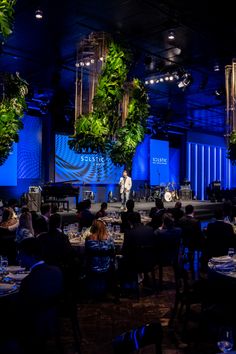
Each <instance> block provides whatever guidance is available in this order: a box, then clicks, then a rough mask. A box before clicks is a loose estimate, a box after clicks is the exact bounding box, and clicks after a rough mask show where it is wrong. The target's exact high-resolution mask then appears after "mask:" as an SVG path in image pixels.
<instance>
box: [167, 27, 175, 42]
mask: <svg viewBox="0 0 236 354" xmlns="http://www.w3.org/2000/svg"><path fill="white" fill-rule="evenodd" d="M168 39H169V40H170V41H173V40H174V39H175V33H174V31H173V30H170V31H169V32H168Z"/></svg>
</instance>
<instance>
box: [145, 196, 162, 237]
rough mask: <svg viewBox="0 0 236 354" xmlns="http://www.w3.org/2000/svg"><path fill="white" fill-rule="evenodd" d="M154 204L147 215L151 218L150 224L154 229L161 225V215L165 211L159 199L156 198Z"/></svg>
mask: <svg viewBox="0 0 236 354" xmlns="http://www.w3.org/2000/svg"><path fill="white" fill-rule="evenodd" d="M155 205H156V206H155V207H153V208H152V209H151V211H150V213H149V217H150V218H152V221H151V223H150V226H152V227H153V229H154V230H155V229H157V228H158V227H160V226H161V225H162V216H163V214H164V213H165V212H166V209H165V208H164V204H163V201H162V200H161V199H158V198H157V199H156V200H155Z"/></svg>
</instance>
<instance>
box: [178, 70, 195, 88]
mask: <svg viewBox="0 0 236 354" xmlns="http://www.w3.org/2000/svg"><path fill="white" fill-rule="evenodd" d="M192 82H193V78H192V76H191V74H189V73H184V74H183V75H182V77H181V79H180V81H179V82H178V87H179V88H182V89H185V88H186V87H188V86H189V85H191V83H192Z"/></svg>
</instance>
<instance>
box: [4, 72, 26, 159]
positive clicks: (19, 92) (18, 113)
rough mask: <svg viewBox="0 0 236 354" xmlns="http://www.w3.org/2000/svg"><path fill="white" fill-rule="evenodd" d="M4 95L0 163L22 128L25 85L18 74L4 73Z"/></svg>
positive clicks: (16, 140)
mask: <svg viewBox="0 0 236 354" xmlns="http://www.w3.org/2000/svg"><path fill="white" fill-rule="evenodd" d="M2 78H3V85H4V88H5V97H4V98H3V100H2V102H1V103H0V165H2V164H3V163H4V162H5V160H6V159H7V157H8V155H9V153H10V152H11V150H12V144H13V143H14V142H18V140H19V134H18V131H19V129H22V128H23V123H22V121H21V119H20V118H21V117H22V116H23V111H24V109H25V108H26V102H25V95H26V94H27V92H28V89H27V85H26V83H25V81H23V80H22V79H21V78H20V77H19V75H18V74H16V75H12V74H4V75H3V76H2Z"/></svg>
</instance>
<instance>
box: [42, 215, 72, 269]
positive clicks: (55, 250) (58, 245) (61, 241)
mask: <svg viewBox="0 0 236 354" xmlns="http://www.w3.org/2000/svg"><path fill="white" fill-rule="evenodd" d="M38 240H39V242H40V245H41V251H42V258H43V260H44V261H45V262H46V263H47V264H50V265H55V266H58V267H60V268H61V269H62V270H63V269H65V268H67V267H68V266H69V265H70V264H71V262H72V261H73V257H74V252H73V248H72V246H71V244H70V241H69V239H68V237H67V236H66V235H65V234H64V233H63V232H62V230H61V216H60V214H57V213H56V214H52V215H51V216H50V218H49V230H48V232H45V233H41V234H40V235H39V236H38Z"/></svg>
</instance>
